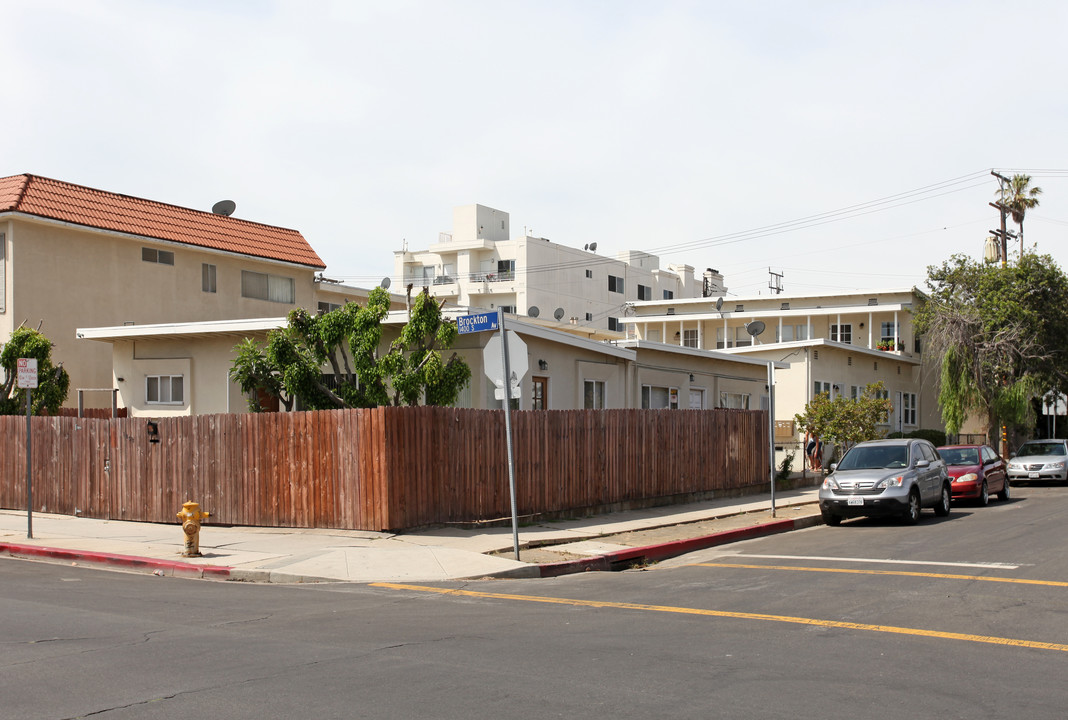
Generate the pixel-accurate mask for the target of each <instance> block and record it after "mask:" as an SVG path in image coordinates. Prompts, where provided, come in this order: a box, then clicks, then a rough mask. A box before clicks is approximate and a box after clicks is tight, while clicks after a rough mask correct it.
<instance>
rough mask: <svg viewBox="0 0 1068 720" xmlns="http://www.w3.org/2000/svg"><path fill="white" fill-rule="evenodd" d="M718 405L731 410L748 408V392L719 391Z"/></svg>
mask: <svg viewBox="0 0 1068 720" xmlns="http://www.w3.org/2000/svg"><path fill="white" fill-rule="evenodd" d="M719 406H720V407H721V408H729V409H731V410H748V409H749V393H733V392H721V393H720V394H719Z"/></svg>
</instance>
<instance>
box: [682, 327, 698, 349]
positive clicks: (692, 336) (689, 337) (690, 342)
mask: <svg viewBox="0 0 1068 720" xmlns="http://www.w3.org/2000/svg"><path fill="white" fill-rule="evenodd" d="M699 343H700V338H699V337H698V332H697V328H692V329H685V330H683V331H682V346H683V347H688V348H697V347H700V345H699Z"/></svg>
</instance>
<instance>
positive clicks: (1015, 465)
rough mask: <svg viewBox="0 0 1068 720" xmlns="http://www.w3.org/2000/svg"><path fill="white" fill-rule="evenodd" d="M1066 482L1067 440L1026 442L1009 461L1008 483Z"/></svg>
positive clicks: (1067, 462) (1067, 473)
mask: <svg viewBox="0 0 1068 720" xmlns="http://www.w3.org/2000/svg"><path fill="white" fill-rule="evenodd" d="M1021 480H1056V481H1057V482H1062V483H1063V482H1068V440H1028V441H1027V442H1025V443H1024V444H1023V445H1021V446H1020V449H1019V450H1017V451H1016V454H1015V455H1013V456H1012V458H1011V459H1010V460H1009V482H1019V481H1021Z"/></svg>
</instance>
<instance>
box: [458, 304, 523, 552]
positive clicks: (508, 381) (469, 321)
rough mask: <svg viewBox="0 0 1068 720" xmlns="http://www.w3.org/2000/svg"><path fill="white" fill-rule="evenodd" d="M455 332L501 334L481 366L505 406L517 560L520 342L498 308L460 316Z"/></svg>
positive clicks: (493, 339)
mask: <svg viewBox="0 0 1068 720" xmlns="http://www.w3.org/2000/svg"><path fill="white" fill-rule="evenodd" d="M456 327H457V330H459V331H460V333H461V334H466V333H472V332H483V331H485V330H498V329H499V330H500V332H499V334H498V335H494V336H493V337H491V338H490V339H489V342H487V343H486V347H485V349H484V350H483V351H482V362H483V366H484V369H485V372H486V377H488V378H489V379H490V380H492V381H493V384H494V385H496V386H497V388H498V397H501V398H502V399H503V403H504V430H505V434H506V436H507V442H508V492H509V496H510V498H511V504H512V548H513V549H514V551H515V559H516V560H518V559H519V517H518V514H517V511H516V502H515V454H514V450H513V445H512V400H513V399H514V398H518V397H519V381H520V380H521V379H522V378H523V376H524V375H526V374H527V357H526V352H525V348H526V346H525V345H524V344H523V341H522V340H520V339H519V336H518V335H516V334H515V333H509V332H507V331H506V330H505V328H504V311H503V310H501V309H500V308H498V309H497V312H496V313H479V314H476V315H463V316H461V317H458V318H457V319H456ZM498 352H499V353H500V363H501V370H502V375H501V376H500V377H498V376H497V372H496V371H495V370H494V369H493V365H494V364H496V362H497V361H498V358H497V357H496V355H497V353H498ZM511 352H517V353H518V354H520V355H521V356H522V357H521V358H516V360H517V361H518V362H517V363H516V364H517V365H518V366H519V367H517V368H515V369H513V368H512V364H511V358H510V357H509V355H510V354H511Z"/></svg>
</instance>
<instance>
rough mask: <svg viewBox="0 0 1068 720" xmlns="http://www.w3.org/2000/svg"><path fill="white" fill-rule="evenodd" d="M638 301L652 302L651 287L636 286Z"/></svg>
mask: <svg viewBox="0 0 1068 720" xmlns="http://www.w3.org/2000/svg"><path fill="white" fill-rule="evenodd" d="M638 299H639V300H652V299H653V289H652V288H651V287H649V286H648V285H639V286H638Z"/></svg>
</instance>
